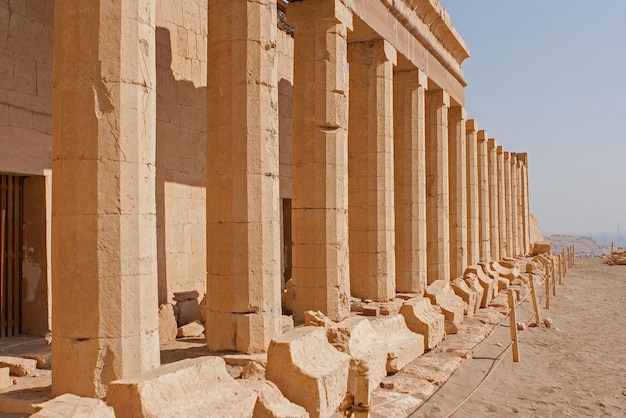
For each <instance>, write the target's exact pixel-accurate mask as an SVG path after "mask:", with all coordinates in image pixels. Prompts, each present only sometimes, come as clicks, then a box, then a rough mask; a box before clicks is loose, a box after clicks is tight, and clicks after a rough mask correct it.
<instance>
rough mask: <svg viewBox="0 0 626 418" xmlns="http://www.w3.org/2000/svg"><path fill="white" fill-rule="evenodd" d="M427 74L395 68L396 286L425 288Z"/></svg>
mask: <svg viewBox="0 0 626 418" xmlns="http://www.w3.org/2000/svg"><path fill="white" fill-rule="evenodd" d="M427 82H428V80H427V78H426V74H424V73H423V72H422V71H420V70H419V69H416V68H413V69H402V70H396V71H395V73H394V76H393V89H394V92H393V100H394V115H393V116H394V119H393V121H394V133H393V134H394V174H395V175H394V188H395V217H396V220H395V221H396V225H397V226H398V227H397V228H396V289H397V290H398V292H409V293H418V294H423V293H424V290H426V160H425V153H426V150H425V147H426V143H425V135H426V133H425V125H424V123H425V106H426V103H425V93H426V86H427Z"/></svg>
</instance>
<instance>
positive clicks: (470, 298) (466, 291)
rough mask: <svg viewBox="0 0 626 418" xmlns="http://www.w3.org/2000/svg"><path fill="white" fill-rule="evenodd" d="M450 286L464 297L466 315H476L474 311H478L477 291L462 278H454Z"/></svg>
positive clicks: (458, 294)
mask: <svg viewBox="0 0 626 418" xmlns="http://www.w3.org/2000/svg"><path fill="white" fill-rule="evenodd" d="M450 286H451V287H452V290H454V293H455V294H456V295H457V296H458V297H460V298H461V299H463V302H465V304H466V309H465V312H464V313H465V315H468V316H471V315H474V312H476V306H477V305H478V294H477V292H475V291H473V290H472V289H470V287H469V286H468V285H467V283H466V282H465V280H463V279H461V278H457V279H454V280H452V282H451V283H450Z"/></svg>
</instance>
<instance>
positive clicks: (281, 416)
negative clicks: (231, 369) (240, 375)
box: [241, 380, 309, 418]
mask: <svg viewBox="0 0 626 418" xmlns="http://www.w3.org/2000/svg"><path fill="white" fill-rule="evenodd" d="M241 385H242V386H244V387H246V388H248V389H252V390H253V391H255V392H256V394H257V395H258V397H257V401H256V405H255V406H254V415H253V416H254V418H308V416H309V413H308V412H307V411H306V410H305V409H304V408H303V407H301V406H300V405H296V404H295V403H292V402H290V401H289V400H288V399H287V398H285V397H284V396H283V394H282V392H281V391H280V389H278V386H276V384H274V383H272V382H270V381H268V380H242V381H241Z"/></svg>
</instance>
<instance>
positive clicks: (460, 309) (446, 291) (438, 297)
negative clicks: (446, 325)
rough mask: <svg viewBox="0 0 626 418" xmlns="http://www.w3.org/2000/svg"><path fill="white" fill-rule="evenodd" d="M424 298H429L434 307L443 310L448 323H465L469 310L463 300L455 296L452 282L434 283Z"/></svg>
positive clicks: (441, 281) (439, 281)
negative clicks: (464, 316)
mask: <svg viewBox="0 0 626 418" xmlns="http://www.w3.org/2000/svg"><path fill="white" fill-rule="evenodd" d="M424 296H426V297H428V298H429V299H430V302H431V303H432V304H433V305H437V306H439V307H440V308H441V311H442V312H443V315H444V316H445V317H446V320H447V321H450V322H453V323H454V324H457V325H458V324H460V323H461V322H463V314H464V312H465V311H466V309H467V308H466V306H465V302H463V299H461V298H460V297H458V296H457V295H455V294H454V291H453V290H452V288H451V287H450V282H448V281H447V280H436V281H434V282H433V283H431V284H430V285H429V286H428V287H427V288H426V292H425V293H424Z"/></svg>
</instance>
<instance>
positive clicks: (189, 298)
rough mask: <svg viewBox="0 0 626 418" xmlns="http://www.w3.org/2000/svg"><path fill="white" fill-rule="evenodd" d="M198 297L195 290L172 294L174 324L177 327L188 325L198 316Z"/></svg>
mask: <svg viewBox="0 0 626 418" xmlns="http://www.w3.org/2000/svg"><path fill="white" fill-rule="evenodd" d="M198 296H199V294H198V292H197V291H196V290H192V291H189V292H176V293H174V300H175V301H176V306H175V308H174V312H175V313H176V323H177V324H178V326H179V327H181V326H183V325H185V324H188V323H190V322H191V321H193V320H194V318H195V317H196V315H198V311H199V309H200V304H199V303H198Z"/></svg>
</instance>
